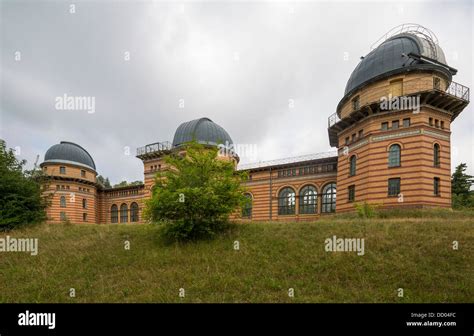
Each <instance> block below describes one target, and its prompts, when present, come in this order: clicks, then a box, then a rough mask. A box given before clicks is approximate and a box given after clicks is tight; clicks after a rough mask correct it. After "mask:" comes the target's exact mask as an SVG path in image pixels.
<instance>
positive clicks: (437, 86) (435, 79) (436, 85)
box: [433, 77, 441, 90]
mask: <svg viewBox="0 0 474 336" xmlns="http://www.w3.org/2000/svg"><path fill="white" fill-rule="evenodd" d="M433 87H434V88H435V89H437V90H441V80H440V79H439V78H438V77H433Z"/></svg>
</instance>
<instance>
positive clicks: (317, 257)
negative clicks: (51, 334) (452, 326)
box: [0, 211, 474, 302]
mask: <svg viewBox="0 0 474 336" xmlns="http://www.w3.org/2000/svg"><path fill="white" fill-rule="evenodd" d="M384 217H387V218H375V219H357V218H354V216H352V215H342V216H332V217H326V218H323V219H322V220H319V221H316V222H312V223H250V224H239V225H236V226H235V228H234V229H233V230H232V231H231V232H229V233H228V234H227V235H226V236H222V237H219V238H218V239H216V240H214V241H205V242H199V243H191V244H172V245H167V244H166V243H165V242H163V241H161V240H160V239H159V238H158V231H157V228H156V226H154V225H130V224H129V225H91V224H89V225H46V224H42V225H38V226H35V227H31V228H25V229H21V230H16V231H12V232H9V233H1V234H0V238H3V237H5V236H6V235H7V234H8V235H9V236H10V237H15V238H20V237H28V238H38V239H39V254H38V255H37V256H31V255H30V254H28V253H18V252H16V253H14V252H0V302H474V280H473V279H474V267H473V265H474V213H472V212H450V211H424V212H420V211H413V212H400V213H392V214H391V215H384ZM333 235H336V236H337V237H341V238H364V239H365V255H363V256H358V255H357V254H356V253H355V252H326V251H325V249H324V247H325V244H324V240H325V239H326V238H330V237H332V236H333ZM454 240H457V241H459V249H458V250H453V248H452V242H453V241H454ZM125 241H129V242H130V249H129V250H126V249H125V248H124V244H125V243H124V242H125ZM235 241H238V242H239V244H240V250H235V249H234V242H235ZM70 288H74V289H75V291H76V297H75V298H71V297H69V290H70ZM180 288H184V289H185V295H186V296H185V297H184V298H180V297H179V295H178V294H179V289H180ZM289 288H293V289H294V293H295V297H293V298H291V297H289V296H288V289H289ZM398 288H403V289H404V297H398V296H397V289H398Z"/></svg>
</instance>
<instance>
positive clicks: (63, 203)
mask: <svg viewBox="0 0 474 336" xmlns="http://www.w3.org/2000/svg"><path fill="white" fill-rule="evenodd" d="M59 205H60V206H61V208H65V207H66V196H61V198H60V199H59Z"/></svg>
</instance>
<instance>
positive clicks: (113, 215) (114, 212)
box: [110, 204, 118, 223]
mask: <svg viewBox="0 0 474 336" xmlns="http://www.w3.org/2000/svg"><path fill="white" fill-rule="evenodd" d="M110 221H111V222H112V223H118V207H117V205H116V204H113V205H112V207H111V208H110Z"/></svg>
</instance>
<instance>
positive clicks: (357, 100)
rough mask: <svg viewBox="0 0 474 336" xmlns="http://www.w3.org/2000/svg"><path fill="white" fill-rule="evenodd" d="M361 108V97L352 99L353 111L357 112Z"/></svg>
mask: <svg viewBox="0 0 474 336" xmlns="http://www.w3.org/2000/svg"><path fill="white" fill-rule="evenodd" d="M359 107H360V97H359V96H356V97H355V98H354V99H352V110H353V111H357V110H358V109H359Z"/></svg>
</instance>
